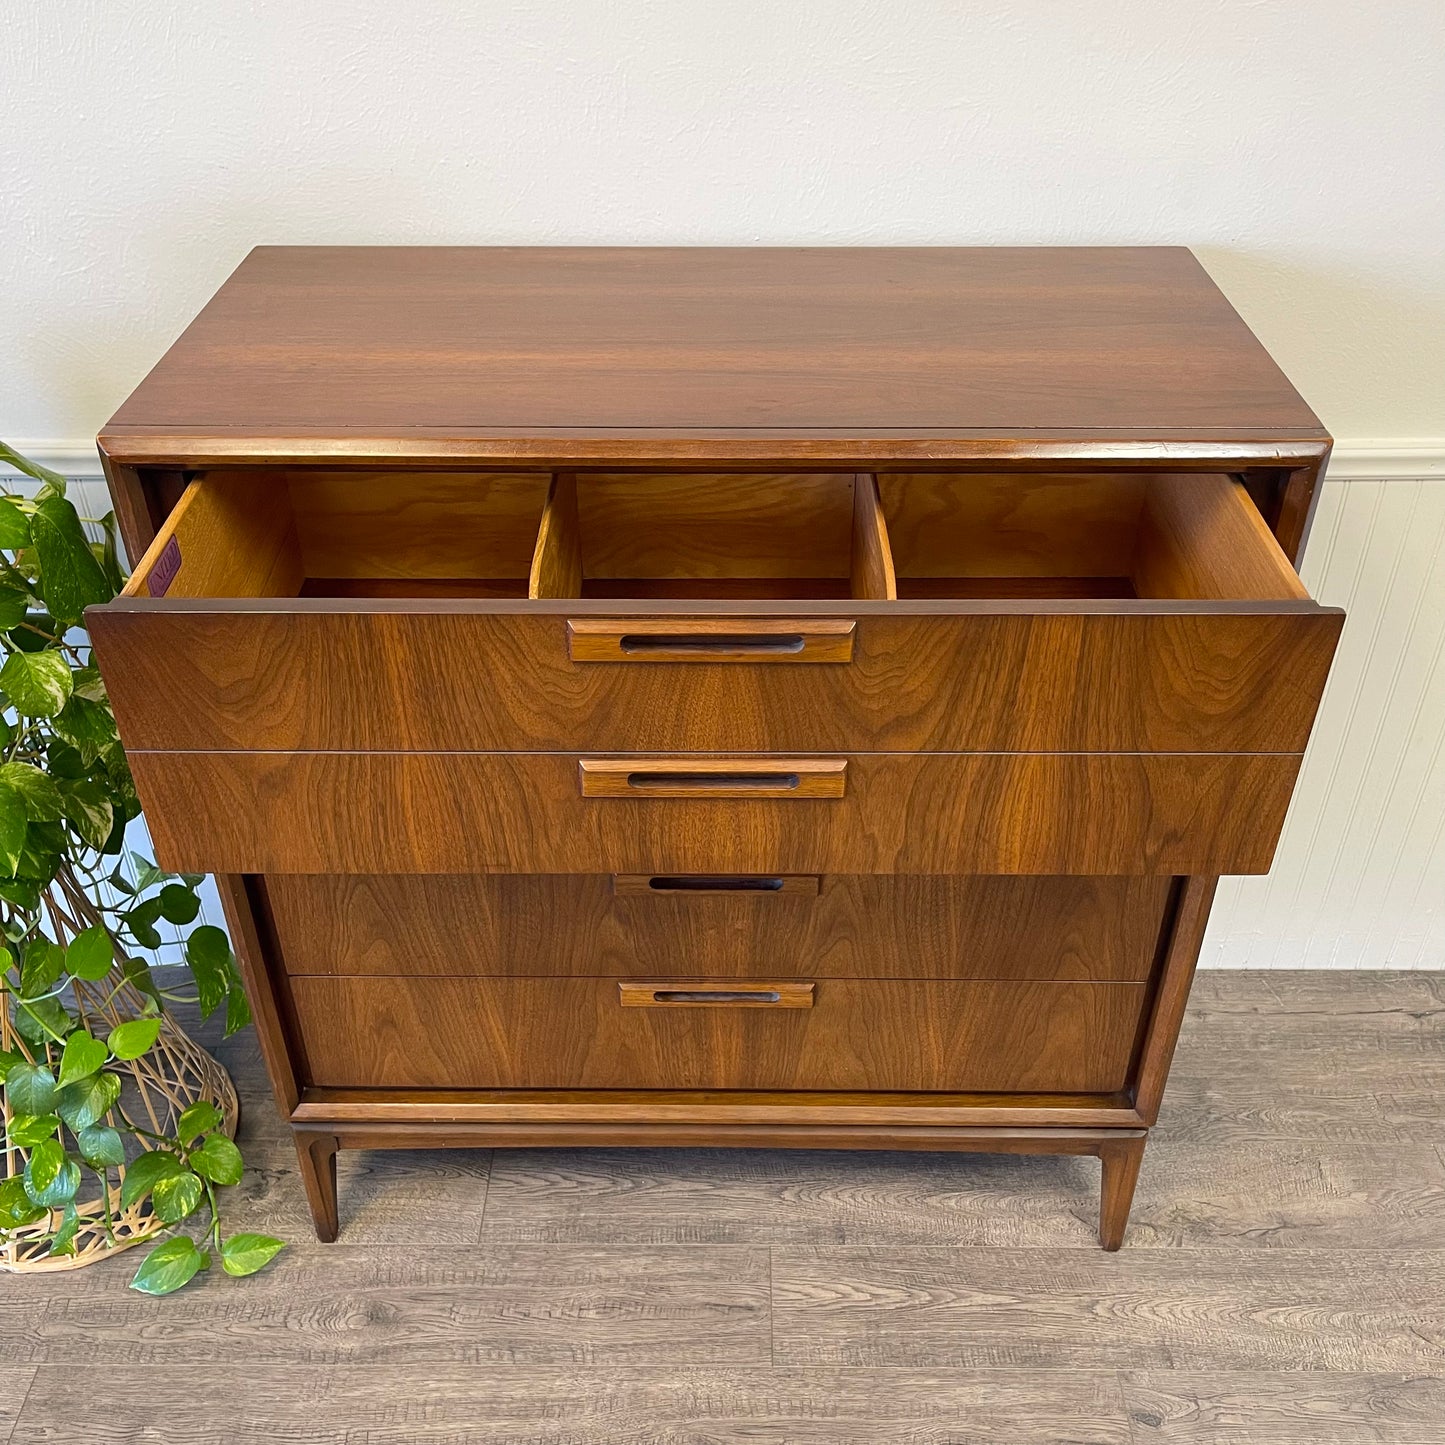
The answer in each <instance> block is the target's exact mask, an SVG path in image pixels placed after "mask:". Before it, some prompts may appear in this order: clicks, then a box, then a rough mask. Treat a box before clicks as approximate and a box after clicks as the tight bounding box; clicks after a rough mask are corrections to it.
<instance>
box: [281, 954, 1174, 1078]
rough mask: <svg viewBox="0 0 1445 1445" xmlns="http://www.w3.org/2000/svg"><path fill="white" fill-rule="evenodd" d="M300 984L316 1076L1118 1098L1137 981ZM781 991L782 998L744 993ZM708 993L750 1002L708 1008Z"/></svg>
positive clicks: (1140, 993)
mask: <svg viewBox="0 0 1445 1445" xmlns="http://www.w3.org/2000/svg"><path fill="white" fill-rule="evenodd" d="M776 983H777V981H776V980H769V981H768V984H767V985H766V986H765V985H761V984H753V985H748V984H744V983H742V982H740V981H738V980H733V981H731V982H730V983H729V984H728V985H727V987H726V988H725V989H721V990H720V989H718V988H717V985H716V984H715V983H712V984H701V983H698V982H696V981H688V980H668V981H666V982H661V983H657V984H656V985H655V986H652V985H649V986H647V987H646V988H641V987H639V986H638V985H624V984H620V983H619V981H618V980H617V979H602V978H459V977H435V976H433V977H414V978H396V977H373V978H359V977H346V978H324V977H306V978H293V979H292V980H291V981H290V985H289V987H290V994H291V1001H292V1007H293V1011H294V1023H295V1026H296V1031H297V1034H298V1036H299V1039H300V1042H301V1045H302V1052H303V1054H304V1059H305V1065H304V1069H305V1075H306V1082H307V1083H309V1084H311V1085H313V1086H317V1087H330V1088H358V1089H367V1088H378V1089H381V1088H391V1089H486V1088H505V1089H513V1088H515V1089H549V1088H556V1089H574V1088H575V1089H813V1090H833V1089H853V1090H917V1091H948V1092H981V1093H989V1092H1014V1091H1024V1092H1031V1093H1053V1092H1062V1093H1106V1092H1112V1091H1114V1090H1117V1089H1120V1088H1122V1087H1123V1086H1124V1085H1125V1083H1126V1082H1127V1080H1128V1075H1129V1069H1130V1064H1131V1061H1132V1058H1133V1054H1134V1044H1135V1039H1136V1037H1137V1034H1138V1028H1139V1022H1140V1017H1141V1014H1142V1011H1143V1009H1144V1005H1145V1001H1146V997H1147V994H1148V986H1147V985H1145V984H1142V983H1075V982H1053V981H1049V982H1045V981H1020V980H1008V981H992V980H990V981H978V982H941V981H936V980H928V981H916V980H882V979H822V980H816V981H809V982H808V983H806V984H804V983H795V984H793V985H792V986H788V985H784V986H783V987H782V988H777V987H775V985H776ZM765 987H771V988H772V990H773V992H775V993H776V994H777V1001H776V1002H771V1001H767V1000H759V999H758V997H757V996H756V994H754V995H752V996H747V994H746V990H747V989H748V988H753V989H760V988H765ZM704 988H710V989H711V990H712V991H713V992H714V993H718V994H723V995H726V994H728V993H733V994H742V995H743V996H742V997H737V998H733V999H728V998H726V997H723V998H719V999H716V1000H711V999H709V1000H706V1001H703V1002H697V1001H694V1000H693V999H691V998H689V997H688V996H687V995H689V994H693V993H696V992H698V991H699V990H701V989H704Z"/></svg>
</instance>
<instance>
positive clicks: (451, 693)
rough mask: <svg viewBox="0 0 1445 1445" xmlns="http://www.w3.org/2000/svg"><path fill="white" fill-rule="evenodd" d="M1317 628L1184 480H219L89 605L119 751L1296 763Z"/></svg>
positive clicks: (1245, 525) (1235, 510)
mask: <svg viewBox="0 0 1445 1445" xmlns="http://www.w3.org/2000/svg"><path fill="white" fill-rule="evenodd" d="M1341 620H1342V619H1341V615H1340V614H1339V613H1338V612H1337V611H1333V610H1330V609H1325V608H1320V607H1318V606H1317V605H1316V604H1314V603H1313V602H1311V601H1310V600H1309V599H1308V597H1307V596H1306V595H1305V593H1304V590H1303V588H1302V587H1301V586H1300V583H1299V580H1298V578H1297V577H1296V576H1295V574H1294V572H1293V570H1292V569H1291V568H1290V566H1289V564H1288V562H1287V561H1286V560H1285V558H1284V556H1283V554H1282V553H1281V552H1280V550H1279V548H1278V546H1277V545H1276V543H1275V541H1274V539H1273V537H1272V536H1271V535H1270V534H1269V532H1268V530H1267V529H1266V528H1265V525H1264V523H1263V521H1262V520H1261V518H1260V516H1259V514H1258V512H1257V511H1256V510H1255V508H1254V506H1253V504H1252V503H1251V501H1250V500H1249V497H1248V495H1247V493H1246V492H1245V490H1244V488H1243V486H1242V485H1241V484H1240V483H1238V482H1236V481H1233V480H1231V479H1229V478H1228V477H1224V476H1219V475H1210V474H1199V475H1175V474H1157V473H1156V474H1143V473H1135V474H1117V475H1112V474H1106V475H1102V476H1092V475H1084V474H1079V475H1071V476H1045V477H1028V476H1007V477H1004V476H974V475H963V474H946V475H939V476H931V475H926V476H883V477H881V478H879V479H878V480H877V482H876V483H875V481H874V479H872V478H871V477H866V476H865V477H857V478H855V477H852V476H835V475H828V476H821V477H807V476H790V477H777V476H774V477H731V478H723V477H702V478H676V477H674V478H667V477H633V478H628V477H618V476H609V475H600V476H599V475H591V476H589V475H586V474H578V475H575V476H574V475H571V474H566V475H560V476H557V477H553V478H551V479H550V480H549V479H548V478H546V477H545V476H543V475H542V474H531V475H527V474H517V475H513V476H484V475H480V474H478V475H467V474H461V473H456V474H437V475H426V474H423V475H421V476H387V475H384V474H378V473H357V474H350V473H326V472H321V473H303V472H293V473H288V472H277V473H266V472H252V473H227V472H216V473H211V474H207V475H205V476H203V477H202V478H200V479H199V480H197V481H195V482H193V483H192V484H191V486H190V488H189V489H188V491H187V493H186V495H185V496H184V497H183V498H182V501H181V503H180V505H179V506H178V507H177V509H176V511H175V512H174V513H173V514H172V517H171V518H170V520H169V521H168V523H167V525H166V528H165V530H164V531H163V532H162V534H161V536H160V537H158V538H157V539H156V542H155V545H154V546H153V547H152V548H151V549H150V551H149V552H148V553H147V555H146V557H145V558H144V559H143V560H142V562H141V564H140V566H139V568H138V569H137V573H136V575H135V577H134V578H133V579H132V582H131V584H130V586H129V587H128V589H127V595H125V596H124V597H122V598H121V599H118V600H117V601H116V602H115V603H112V604H110V605H109V606H107V607H102V608H95V609H92V610H91V611H90V613H89V614H88V622H89V625H90V629H91V635H92V637H93V639H94V641H95V646H96V652H97V656H98V657H99V660H100V664H101V666H102V668H103V669H104V671H105V674H106V678H107V681H108V683H109V686H110V691H111V697H112V700H113V702H114V706H115V710H116V715H117V718H118V719H119V722H120V728H121V734H122V736H123V737H124V739H125V741H126V744H127V747H128V748H129V749H130V750H132V751H168V750H177V751H226V750H242V751H245V750H252V749H255V750H266V751H297V752H306V751H325V750H382V751H406V750H436V751H451V750H463V751H467V750H476V751H490V750H516V751H542V752H550V751H574V752H576V751H582V750H596V751H613V752H619V751H621V752H626V751H658V752H693V751H733V750H737V751H748V752H778V753H784V754H800V753H809V752H827V751H834V750H841V751H845V752H846V751H871V750H874V749H877V750H880V751H900V752H902V751H915V750H918V751H937V752H950V751H958V752H973V751H977V752H1015V751H1019V752H1055V751H1057V752H1195V751H1197V752H1286V753H1288V752H1299V751H1301V750H1302V749H1303V747H1304V743H1305V740H1306V738H1307V737H1308V734H1309V730H1310V726H1311V724H1312V722H1313V719H1314V714H1315V709H1316V706H1317V704H1318V701H1319V696H1320V692H1321V689H1322V688H1323V685H1324V679H1325V674H1326V671H1327V669H1328V665H1329V661H1330V658H1331V656H1332V654H1333V650H1334V645H1335V640H1336V637H1337V635H1338V632H1339V628H1340V623H1341Z"/></svg>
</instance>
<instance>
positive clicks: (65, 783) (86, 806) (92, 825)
mask: <svg viewBox="0 0 1445 1445" xmlns="http://www.w3.org/2000/svg"><path fill="white" fill-rule="evenodd" d="M59 787H60V798H61V806H62V808H63V809H64V812H65V816H66V819H67V820H68V821H69V823H70V825H71V826H72V827H73V828H74V829H75V831H76V832H77V833H79V834H80V836H81V837H82V838H83V839H85V841H86V842H87V843H89V844H90V846H91V847H92V848H103V847H104V846H105V840H106V839H107V838H109V837H110V829H111V824H112V822H113V821H114V813H113V812H112V809H111V803H110V794H109V793H107V792H106V790H105V789H104V788H103V787H102V786H101V785H100V784H99V783H97V782H95V781H93V780H92V779H90V778H80V779H78V780H77V781H74V782H72V781H71V780H70V779H64V780H62V781H61V783H60V784H59Z"/></svg>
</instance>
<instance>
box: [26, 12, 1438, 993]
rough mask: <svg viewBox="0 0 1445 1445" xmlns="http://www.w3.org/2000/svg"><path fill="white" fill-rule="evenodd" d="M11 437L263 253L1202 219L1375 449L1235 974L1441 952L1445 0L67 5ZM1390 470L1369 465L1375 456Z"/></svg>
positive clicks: (1332, 532) (76, 438)
mask: <svg viewBox="0 0 1445 1445" xmlns="http://www.w3.org/2000/svg"><path fill="white" fill-rule="evenodd" d="M0 153H3V155H4V163H3V164H4V169H3V176H0V297H3V305H0V437H5V438H6V439H8V440H12V441H27V442H31V443H35V442H43V443H45V444H46V447H47V450H50V449H51V448H53V447H55V446H59V447H61V448H63V447H64V446H66V445H72V446H76V445H87V444H88V439H89V438H90V437H91V436H92V435H93V434H94V432H95V430H96V428H97V427H98V426H99V425H100V423H101V422H102V421H103V420H104V419H105V418H106V417H107V416H108V415H109V414H110V412H111V411H112V410H113V409H114V408H115V406H116V405H117V404H118V403H119V402H120V401H121V399H122V398H123V397H124V396H125V395H126V393H127V392H128V391H129V390H130V388H131V387H132V386H133V385H134V383H135V382H136V381H137V380H138V379H139V377H140V376H141V375H142V374H143V373H144V371H145V370H146V369H147V367H149V366H150V365H151V363H152V362H153V361H154V360H155V359H156V357H157V356H159V354H160V353H161V351H162V350H163V349H164V348H165V346H166V345H168V344H169V342H170V341H171V339H172V338H173V337H174V336H175V334H176V333H177V332H178V331H179V330H180V328H181V327H182V326H183V325H184V324H185V323H186V322H187V321H188V320H189V319H190V317H191V316H192V315H193V314H194V312H195V310H196V308H197V307H198V306H200V304H201V303H202V302H203V301H204V300H205V299H206V298H207V297H208V296H209V295H210V294H211V292H212V291H213V290H214V289H215V287H216V285H217V284H218V283H219V282H220V281H221V279H222V278H223V277H224V276H225V275H226V274H227V273H228V272H229V271H230V269H231V268H232V267H233V266H234V265H235V263H236V262H237V261H238V260H239V259H240V257H241V256H242V255H243V254H244V253H245V252H246V250H248V249H249V248H250V247H251V246H252V245H254V244H256V243H258V242H308V241H312V242H321V241H328V242H363V241H373V242H387V241H426V240H433V241H446V242H477V243H486V242H505V243H518V244H525V243H529V242H553V243H556V242H572V243H578V244H585V243H589V242H592V243H595V242H615V243H629V242H631V243H663V242H670V243H679V244H687V243H693V242H698V243H700V242H715V243H734V244H752V243H762V242H773V243H789V242H822V243H831V244H842V245H846V244H856V243H867V242H872V243H887V242H901V243H912V244H933V243H939V244H942V243H956V244H965V243H985V244H986V243H990V242H1015V243H1017V242H1038V243H1050V242H1052V243H1070V242H1075V243H1085V242H1087V243H1109V242H1169V243H1184V244H1188V245H1192V246H1194V247H1195V248H1196V250H1197V251H1198V252H1199V254H1200V256H1201V257H1202V259H1203V260H1204V262H1205V264H1206V265H1207V266H1208V267H1209V268H1210V270H1211V271H1212V272H1213V274H1214V276H1215V278H1216V279H1217V280H1218V281H1219V282H1220V283H1221V285H1222V286H1223V287H1224V289H1225V291H1226V293H1227V294H1228V295H1229V296H1230V298H1231V299H1232V300H1233V301H1234V302H1235V304H1236V305H1237V306H1238V307H1239V308H1240V310H1241V311H1242V312H1243V314H1244V316H1245V318H1246V320H1248V321H1249V322H1250V324H1251V325H1252V326H1253V327H1254V328H1255V330H1256V331H1257V332H1258V333H1259V335H1260V336H1261V337H1262V338H1263V339H1264V341H1265V342H1266V344H1268V345H1269V347H1270V348H1271V349H1272V350H1273V352H1274V353H1275V355H1276V357H1277V358H1278V359H1279V361H1280V362H1281V363H1282V364H1283V366H1284V367H1285V369H1286V371H1288V372H1289V374H1290V376H1291V377H1292V378H1293V379H1294V381H1295V382H1296V384H1297V385H1298V386H1299V387H1300V389H1301V390H1302V391H1303V393H1304V394H1305V396H1306V397H1307V398H1308V400H1309V401H1310V402H1311V404H1312V405H1313V406H1314V407H1315V409H1316V410H1317V411H1318V412H1319V414H1320V416H1321V417H1322V419H1323V420H1324V422H1325V424H1326V425H1327V426H1328V427H1330V428H1331V430H1332V431H1333V432H1334V433H1335V435H1336V436H1337V437H1341V438H1344V439H1345V440H1346V442H1347V443H1356V442H1368V441H1370V440H1371V439H1387V441H1388V443H1389V445H1388V446H1387V447H1386V448H1383V449H1376V450H1375V451H1373V452H1372V451H1371V450H1370V449H1369V448H1363V449H1361V448H1351V449H1350V451H1349V454H1348V455H1349V458H1350V460H1349V462H1348V466H1349V468H1350V470H1351V471H1352V472H1353V473H1354V474H1359V473H1361V472H1365V473H1372V474H1373V475H1374V476H1375V477H1377V478H1378V477H1379V474H1380V473H1381V471H1384V472H1386V473H1388V475H1387V476H1386V477H1385V478H1383V479H1377V480H1351V481H1341V480H1337V479H1335V478H1338V477H1339V476H1341V475H1343V474H1344V473H1345V468H1343V467H1337V468H1336V469H1335V472H1334V474H1333V475H1332V480H1331V481H1330V482H1329V483H1328V484H1327V487H1326V493H1325V497H1324V502H1323V505H1322V509H1321V513H1320V517H1319V522H1318V524H1317V527H1316V532H1315V537H1314V540H1313V542H1312V545H1311V548H1310V551H1309V553H1308V555H1307V557H1306V564H1305V575H1306V579H1307V580H1308V581H1309V583H1310V584H1311V586H1312V587H1313V588H1314V589H1315V591H1316V593H1317V595H1319V596H1320V597H1321V598H1322V599H1323V600H1325V601H1328V602H1338V603H1341V604H1342V605H1344V606H1345V607H1347V608H1349V609H1350V611H1351V620H1350V623H1349V625H1348V627H1347V629H1346V633H1345V638H1344V642H1343V644H1342V647H1341V651H1340V660H1339V663H1338V665H1337V668H1336V673H1335V676H1334V679H1333V681H1332V683H1331V687H1330V691H1329V695H1328V697H1327V699H1326V702H1325V707H1324V710H1323V713H1322V716H1321V720H1320V724H1319V726H1318V728H1317V731H1316V735H1315V739H1314V741H1313V743H1312V745H1311V749H1310V754H1309V757H1308V759H1307V761H1306V765H1305V769H1304V773H1303V776H1302V780H1301V786H1300V790H1299V794H1298V797H1297V799H1296V802H1295V806H1294V808H1293V810H1292V813H1291V816H1290V820H1289V823H1288V825H1287V829H1286V833H1285V838H1284V841H1283V842H1282V844H1281V847H1280V853H1279V859H1278V862H1277V864H1276V867H1275V870H1274V872H1273V874H1272V875H1271V876H1270V877H1269V878H1267V879H1248V880H1235V881H1228V882H1226V883H1225V884H1224V885H1223V887H1222V889H1221V894H1220V902H1219V905H1218V908H1217V911H1216V915H1215V920H1214V924H1213V926H1212V929H1211V932H1210V936H1209V940H1208V943H1207V945H1206V953H1205V957H1206V962H1210V963H1216V964H1234V965H1244V964H1248V965H1255V966H1260V965H1278V966H1287V965H1310V966H1322V967H1330V966H1353V965H1365V966H1395V967H1409V966H1421V967H1445V478H1442V477H1440V476H1439V475H1437V476H1435V477H1434V479H1433V480H1424V481H1418V480H1414V479H1413V477H1414V476H1415V473H1414V472H1412V471H1411V470H1409V465H1406V466H1404V467H1403V468H1401V469H1399V470H1395V471H1391V470H1390V463H1389V461H1388V460H1385V461H1381V460H1380V458H1388V457H1389V456H1391V455H1399V454H1401V453H1409V452H1410V451H1411V449H1412V447H1413V449H1414V450H1415V452H1416V453H1417V459H1418V460H1419V462H1420V464H1421V466H1420V471H1421V473H1423V471H1424V469H1425V466H1426V465H1427V464H1429V465H1432V466H1434V467H1436V468H1437V469H1438V468H1439V467H1440V465H1441V463H1442V444H1441V442H1440V440H1439V439H1440V438H1442V437H1445V5H1442V4H1441V3H1440V0H1385V3H1381V4H1376V5H1371V6H1364V7H1362V6H1360V5H1359V4H1357V3H1355V0H1310V3H1305V0H1295V3H1285V0H1191V3H1187V4H1174V5H1161V4H1158V3H1156V0H1096V3H1092V4H1084V3H1078V0H1035V3H1027V4H1020V3H1018V0H978V3H962V0H960V3H943V0H933V3H920V0H792V3H779V0H722V3H718V0H630V3H612V4H609V3H601V0H532V3H515V0H511V3H509V0H451V3H446V0H442V3H437V4H432V5H425V6H423V5H416V6H411V5H406V4H404V3H397V0H347V3H337V0H301V3H297V0H285V3H283V0H212V3H210V4H206V5H197V4H194V3H189V0H188V3H181V0H128V3H121V4H116V3H114V0H109V3H107V0H51V3H48V4H43V5H42V4H38V3H22V4H21V5H19V6H14V7H11V9H10V11H9V12H8V13H7V14H6V17H5V21H4V43H3V45H0ZM1372 457H1373V458H1374V460H1372V459H1371V458H1372Z"/></svg>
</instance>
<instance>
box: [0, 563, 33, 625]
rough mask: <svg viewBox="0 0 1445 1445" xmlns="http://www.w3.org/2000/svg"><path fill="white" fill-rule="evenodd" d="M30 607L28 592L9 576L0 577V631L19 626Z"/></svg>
mask: <svg viewBox="0 0 1445 1445" xmlns="http://www.w3.org/2000/svg"><path fill="white" fill-rule="evenodd" d="M30 607H31V599H30V593H29V592H27V591H25V590H24V589H23V588H20V587H17V586H16V585H15V583H14V582H13V581H11V579H10V578H9V577H0V632H9V631H10V630H11V629H12V628H15V627H19V626H20V624H21V623H22V622H24V621H25V616H26V614H27V613H28V612H29V611H30Z"/></svg>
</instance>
